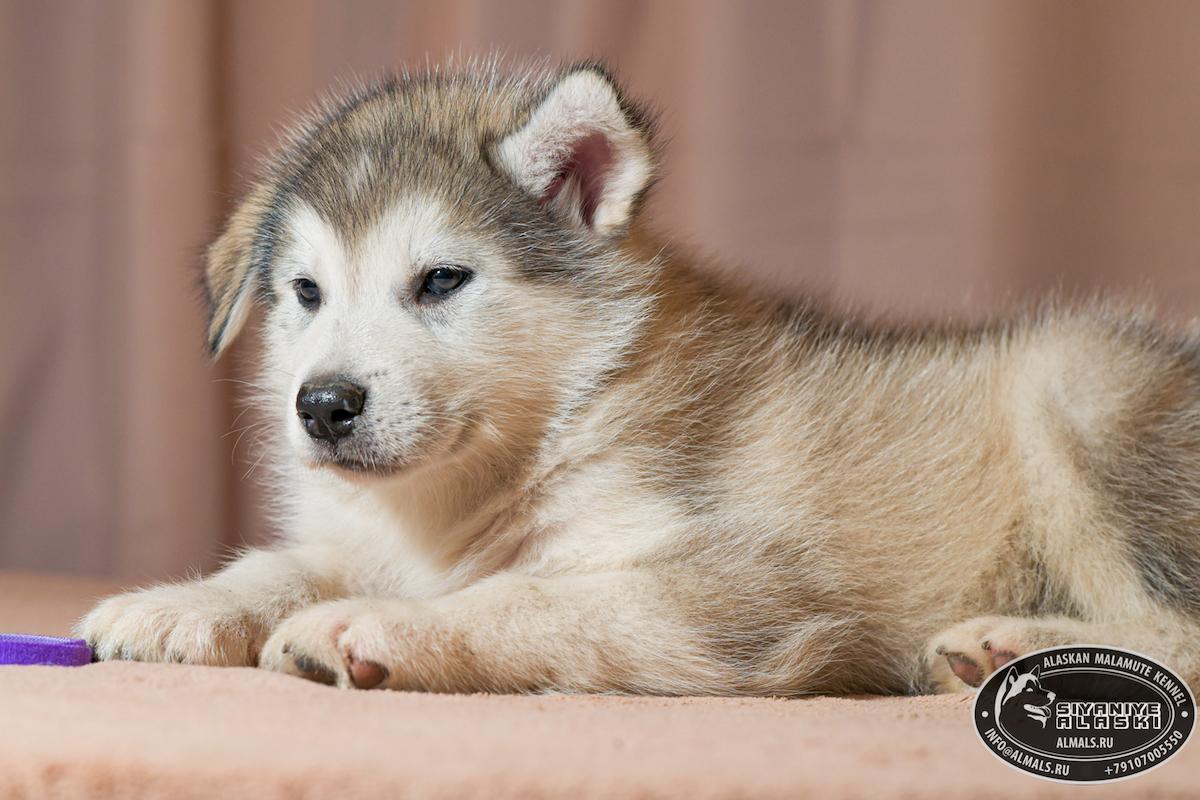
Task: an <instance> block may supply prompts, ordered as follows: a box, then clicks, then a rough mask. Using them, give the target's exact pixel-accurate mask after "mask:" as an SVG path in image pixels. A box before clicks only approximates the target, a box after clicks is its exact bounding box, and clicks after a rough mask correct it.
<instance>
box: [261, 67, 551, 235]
mask: <svg viewBox="0 0 1200 800" xmlns="http://www.w3.org/2000/svg"><path fill="white" fill-rule="evenodd" d="M528 99H529V90H528V87H527V86H524V85H522V84H513V83H503V82H497V83H489V82H487V81H482V80H478V79H475V80H472V79H467V78H462V79H459V80H449V81H431V80H425V81H410V82H399V83H393V84H383V85H381V86H379V87H377V88H376V89H375V90H373V91H372V92H371V93H368V94H364V95H361V96H358V97H354V98H352V99H351V100H349V101H347V102H346V103H344V104H343V105H341V106H339V107H337V108H335V109H332V110H330V111H329V112H328V113H327V114H326V115H325V117H324V118H323V119H321V120H320V121H319V122H317V123H315V124H312V125H310V126H309V128H308V130H307V131H306V132H304V134H302V135H299V136H297V137H296V141H297V144H296V145H295V147H294V149H293V150H292V151H291V152H290V153H286V154H285V157H284V162H283V164H282V169H281V172H282V173H283V175H282V178H283V180H282V186H283V190H284V192H285V193H286V194H288V195H290V196H291V197H293V198H296V199H298V200H300V201H302V202H304V203H306V204H308V205H309V206H311V207H312V208H314V209H316V211H317V213H318V214H319V215H320V216H321V218H322V219H324V220H326V221H327V222H329V224H331V225H333V226H334V227H335V228H336V229H337V230H338V233H339V235H340V236H341V237H342V239H343V240H344V241H347V242H353V241H355V240H357V239H359V238H361V237H363V236H364V235H366V234H367V232H368V231H369V230H370V229H371V228H372V226H373V225H375V224H376V223H378V221H379V220H380V218H381V217H382V216H383V215H385V214H386V213H388V212H390V211H391V210H392V208H393V207H394V206H395V204H396V202H397V200H398V199H399V198H401V197H403V196H405V195H408V194H413V193H419V194H421V195H423V196H425V197H428V198H432V199H434V200H436V201H438V202H439V203H440V204H441V205H442V206H443V208H444V210H445V211H446V212H447V213H458V214H460V215H461V219H460V220H458V222H459V223H460V224H470V222H471V221H472V220H478V219H484V218H487V217H488V215H489V211H490V210H492V209H494V208H495V207H496V206H497V205H498V204H503V202H504V199H505V197H506V196H507V195H508V194H510V192H509V191H508V189H509V187H508V186H507V184H506V183H505V182H504V181H503V180H502V179H501V178H500V177H499V176H498V175H497V174H496V173H495V171H494V170H493V169H492V168H491V166H490V164H489V161H488V157H487V154H486V150H487V148H488V147H489V146H490V144H491V143H492V142H494V141H495V140H496V139H497V138H498V137H499V136H501V135H503V133H505V132H507V131H509V130H512V128H513V127H514V126H515V125H516V124H517V123H518V121H519V120H520V119H521V117H522V115H523V114H524V113H525V109H526V108H527V106H528V104H529V103H528Z"/></svg>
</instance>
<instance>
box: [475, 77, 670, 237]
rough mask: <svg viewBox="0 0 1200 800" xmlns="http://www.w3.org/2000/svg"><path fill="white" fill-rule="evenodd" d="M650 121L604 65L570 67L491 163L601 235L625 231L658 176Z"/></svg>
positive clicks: (549, 205)
mask: <svg viewBox="0 0 1200 800" xmlns="http://www.w3.org/2000/svg"><path fill="white" fill-rule="evenodd" d="M650 136H651V124H650V121H649V119H648V118H647V117H646V115H645V114H644V113H643V112H642V111H641V110H639V109H638V108H637V107H635V106H633V105H631V104H629V103H628V102H626V101H625V100H624V99H623V98H622V97H621V94H620V91H619V90H618V88H617V86H616V84H615V83H613V80H612V78H610V77H609V75H608V74H607V73H605V72H604V71H603V70H602V69H601V68H600V67H597V66H592V65H588V66H583V67H577V68H575V69H573V70H571V71H569V72H567V73H566V74H565V75H564V76H563V77H562V78H560V79H559V80H558V82H557V83H555V84H554V86H553V87H552V88H551V89H550V92H549V93H548V94H547V95H546V97H545V98H544V99H543V100H542V101H541V102H540V103H539V104H538V105H537V106H535V108H534V109H533V112H532V113H531V114H530V115H529V118H528V119H527V120H526V121H525V123H524V125H523V126H522V127H521V128H519V129H518V130H516V131H514V132H513V133H510V134H509V135H508V136H506V137H505V138H503V139H502V140H500V142H499V143H498V144H496V146H495V147H494V149H493V152H492V157H493V161H494V163H495V164H496V165H497V166H498V167H499V168H500V170H501V171H503V172H504V173H505V174H507V175H508V176H509V178H511V179H512V180H513V181H514V182H515V183H516V184H517V186H519V187H521V188H522V189H524V190H525V191H526V192H528V193H529V194H530V195H532V196H533V197H534V198H536V199H537V200H538V202H540V203H541V204H542V205H543V206H546V207H547V208H549V209H551V210H552V211H553V212H554V213H556V214H557V215H559V216H560V217H562V218H563V219H565V220H567V221H568V222H569V223H571V224H573V225H576V226H579V227H581V228H584V229H586V230H589V231H591V232H593V233H595V234H596V235H598V236H600V237H602V238H608V237H611V236H613V235H615V234H617V233H619V232H621V231H622V230H623V229H624V228H625V226H626V225H627V224H628V223H629V221H630V219H631V218H632V216H633V214H634V212H635V210H636V208H637V205H638V203H639V201H640V200H641V198H642V196H643V194H644V193H645V191H646V190H647V189H648V188H649V186H650V183H651V181H652V179H653V177H654V160H653V156H652V152H651V143H650Z"/></svg>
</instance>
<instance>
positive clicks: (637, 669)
mask: <svg viewBox="0 0 1200 800" xmlns="http://www.w3.org/2000/svg"><path fill="white" fill-rule="evenodd" d="M654 153H655V151H654V145H653V124H652V120H651V117H650V115H649V114H648V113H647V112H646V110H645V109H644V108H642V107H641V106H639V105H638V104H637V103H635V102H633V101H631V100H630V99H629V98H627V97H626V96H625V95H624V94H623V93H622V91H621V90H620V88H619V87H618V86H616V85H615V83H614V82H613V79H612V78H611V76H610V75H609V74H608V73H607V72H606V71H605V70H604V69H603V68H602V67H600V66H597V65H594V64H582V65H575V66H571V67H568V68H564V69H548V70H541V69H535V70H529V71H525V72H521V73H520V74H511V73H506V72H504V71H503V70H501V69H499V68H497V67H495V66H493V65H487V66H478V67H465V68H462V69H460V70H451V71H439V72H434V73H432V74H427V75H420V76H412V77H408V76H405V77H403V78H400V79H396V80H390V81H386V82H383V83H380V84H379V85H377V86H375V87H373V88H370V89H367V90H364V91H361V92H358V93H356V94H353V95H352V96H350V97H347V98H344V99H342V100H341V101H339V102H337V103H335V104H332V105H330V106H328V107H327V108H325V109H324V110H322V111H321V112H320V113H319V114H318V115H317V116H316V117H314V118H313V119H312V120H311V121H310V122H309V123H308V124H306V125H303V126H302V127H301V129H300V130H299V131H297V132H296V133H295V134H294V136H293V137H292V138H291V139H290V141H288V143H287V144H286V145H285V146H284V147H283V148H282V152H281V153H280V154H279V155H278V156H277V157H276V158H275V159H274V161H273V162H272V163H271V164H270V166H269V167H268V168H267V169H266V171H265V174H264V175H263V176H262V178H261V180H259V181H258V183H257V184H256V185H255V186H254V187H253V188H252V189H251V191H250V192H249V195H248V196H247V197H246V198H245V200H244V201H243V202H242V204H241V205H240V207H239V208H238V209H237V210H236V211H235V212H234V214H233V217H232V219H231V220H230V222H229V225H228V228H227V229H226V231H225V232H224V234H223V235H222V236H221V237H220V239H219V240H218V241H217V242H216V244H215V245H213V247H212V249H211V250H210V252H209V256H208V266H207V275H206V279H207V288H208V295H209V299H210V301H211V304H212V322H211V326H210V327H209V338H210V343H211V346H212V351H213V353H220V352H221V351H222V350H223V349H224V348H225V347H226V346H227V345H228V344H229V342H230V341H231V340H232V339H233V338H234V337H235V336H237V334H238V332H239V331H240V330H241V329H242V327H243V323H244V322H245V321H246V318H247V316H248V315H249V312H250V310H251V307H252V306H254V305H255V304H259V305H261V306H262V307H263V308H264V309H265V334H264V338H265V357H264V361H263V365H264V366H263V369H262V375H261V379H260V382H261V385H262V387H263V396H262V397H261V399H260V402H261V403H262V404H263V406H262V409H261V411H262V412H263V413H264V414H265V415H266V416H267V417H269V418H270V419H271V420H272V421H273V423H274V425H275V427H276V429H277V436H276V437H275V439H274V445H273V447H272V449H271V452H270V453H269V459H270V460H272V461H273V462H274V465H273V466H274V469H275V474H276V478H275V481H274V483H275V486H276V487H277V489H278V490H279V491H280V492H281V493H282V507H283V508H284V509H285V515H284V519H283V520H282V522H281V526H282V528H283V531H282V534H283V535H282V537H281V540H280V542H279V544H278V545H276V546H274V547H271V548H268V549H263V550H254V551H251V552H247V553H245V554H243V555H242V556H241V557H240V558H238V559H237V560H235V561H234V562H233V563H231V564H230V565H228V566H227V567H226V568H225V569H223V570H222V571H221V572H218V573H217V574H215V575H212V576H211V577H208V578H205V579H202V580H195V581H188V582H185V583H176V584H170V585H165V586H159V587H156V588H151V589H147V590H144V591H140V592H135V593H132V594H127V595H122V596H118V597H115V598H111V599H109V600H107V601H105V602H104V603H102V604H100V605H99V606H98V607H97V608H96V609H95V610H94V611H92V612H91V613H90V614H89V615H88V616H87V617H86V618H85V619H84V620H83V621H82V622H81V624H80V630H81V631H82V634H83V635H84V636H86V637H87V639H88V640H90V641H91V643H92V644H93V646H94V647H95V650H96V654H97V657H98V658H101V659H120V658H123V659H135V660H144V661H179V662H185V663H193V664H220V665H254V664H257V665H258V666H260V667H263V668H265V669H271V670H278V671H281V672H287V673H292V674H295V675H300V676H303V677H305V678H309V679H311V680H315V681H321V682H324V683H329V684H336V685H337V686H341V687H347V688H351V687H357V688H360V689H370V688H390V689H420V690H427V691H437V692H471V691H491V692H545V691H562V692H641V693H655V694H660V693H661V694H772V695H792V694H798V693H804V692H863V691H880V692H903V691H922V690H929V689H933V690H954V689H961V688H964V687H965V686H966V685H968V684H970V685H977V684H978V683H979V682H980V681H981V679H982V678H983V677H984V676H985V675H986V674H988V673H990V672H991V671H992V670H993V669H994V668H996V667H998V666H999V665H1001V664H1003V663H1004V662H1006V661H1008V660H1010V659H1012V658H1014V657H1016V656H1019V655H1021V654H1022V653H1025V652H1027V651H1030V650H1033V649H1037V648H1042V647H1046V646H1050V645H1056V644H1064V643H1069V642H1089V643H1104V644H1111V645H1117V646H1124V647H1128V648H1132V649H1135V650H1138V651H1141V652H1143V653H1146V654H1149V655H1153V656H1156V657H1158V658H1160V659H1162V660H1163V661H1165V662H1166V663H1167V664H1168V665H1170V666H1171V667H1173V668H1174V669H1175V670H1176V671H1178V672H1181V673H1182V674H1183V675H1185V676H1187V677H1190V678H1191V679H1192V680H1196V679H1197V678H1198V677H1200V336H1197V334H1196V332H1194V331H1193V332H1190V333H1187V332H1169V331H1167V330H1165V329H1164V328H1161V327H1156V326H1155V325H1153V324H1152V323H1151V322H1149V321H1147V320H1146V319H1144V318H1143V317H1142V316H1139V315H1136V314H1134V313H1127V312H1123V311H1118V310H1113V309H1108V308H1101V307H1091V308H1085V309H1077V310H1070V309H1064V308H1056V307H1050V306H1047V307H1044V308H1042V309H1041V310H1040V311H1038V312H1036V313H1029V314H1026V315H1024V316H1021V317H1019V318H1016V319H1012V320H1009V321H1007V322H1003V323H997V324H993V325H989V326H985V327H980V328H973V329H952V328H948V327H938V328H934V327H929V328H904V329H901V328H895V327H878V326H871V325H866V324H861V323H859V322H856V321H852V320H850V319H847V318H844V317H843V316H840V315H838V314H836V313H833V312H830V311H827V310H823V309H822V308H820V307H818V306H817V305H816V304H811V303H810V304H804V303H801V304H788V303H782V302H778V301H776V300H774V299H771V298H764V297H761V296H754V295H753V294H751V293H749V292H748V291H747V290H746V288H745V287H744V286H743V285H742V284H741V281H739V280H738V279H737V278H736V276H734V277H733V278H730V277H725V278H721V279H717V278H714V277H711V276H710V272H709V271H704V270H700V269H698V268H697V267H696V266H695V265H694V264H693V263H691V262H689V261H688V260H687V259H686V258H685V257H684V256H683V255H681V254H680V253H678V252H676V251H673V250H672V249H671V248H670V247H664V246H663V245H662V244H661V243H660V242H657V241H654V240H653V239H652V238H651V237H650V235H649V234H648V233H647V231H646V229H645V225H644V223H643V222H642V221H641V220H640V219H639V216H638V210H639V208H640V206H641V205H642V200H643V198H644V197H645V194H646V191H647V189H648V188H649V187H650V185H651V183H652V181H653V178H654V170H655V156H654ZM750 282H751V281H749V280H747V281H746V283H750ZM214 435H216V432H214Z"/></svg>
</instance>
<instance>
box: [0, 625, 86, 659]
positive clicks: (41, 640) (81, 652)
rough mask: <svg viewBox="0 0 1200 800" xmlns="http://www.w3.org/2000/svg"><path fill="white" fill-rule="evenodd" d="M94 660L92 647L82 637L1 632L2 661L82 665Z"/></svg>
mask: <svg viewBox="0 0 1200 800" xmlns="http://www.w3.org/2000/svg"><path fill="white" fill-rule="evenodd" d="M90 663H92V648H90V647H88V643H87V642H85V641H84V640H83V639H57V638H55V637H53V636H30V635H26V634H21V633H0V664H45V665H48V666H52V667H81V666H83V665H84V664H90Z"/></svg>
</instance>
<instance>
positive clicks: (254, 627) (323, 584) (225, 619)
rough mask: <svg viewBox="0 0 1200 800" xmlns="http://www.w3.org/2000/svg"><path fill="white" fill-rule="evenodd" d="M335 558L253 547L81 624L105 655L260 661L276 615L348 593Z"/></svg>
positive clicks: (108, 604)
mask: <svg viewBox="0 0 1200 800" xmlns="http://www.w3.org/2000/svg"><path fill="white" fill-rule="evenodd" d="M331 559H332V556H331V554H328V553H326V552H325V551H315V550H309V549H305V548H293V549H280V550H252V551H250V552H248V553H246V554H244V555H243V556H242V557H240V558H238V559H237V560H236V561H234V562H233V563H231V564H229V565H228V566H227V567H225V568H224V569H223V570H221V571H220V572H218V573H216V574H215V575H213V576H212V577H210V578H206V579H201V580H191V581H184V582H180V583H170V584H163V585H160V586H154V587H151V588H149V589H143V590H140V591H136V592H129V593H127V594H121V595H117V596H115V597H110V598H108V599H107V600H105V601H103V602H101V603H100V604H99V605H98V606H96V607H95V608H94V609H92V611H91V612H90V613H89V614H88V615H87V616H85V617H84V618H83V619H82V620H80V621H79V623H78V625H77V626H76V629H77V632H78V634H79V635H80V636H82V637H83V638H85V639H87V640H88V642H89V643H90V644H91V645H92V648H93V652H94V653H95V657H96V659H98V660H102V661H103V660H110V659H124V660H131V661H173V662H181V663H187V664H210V665H216V666H253V665H254V664H255V663H256V661H257V658H258V651H259V649H260V647H261V645H262V642H263V640H264V639H265V638H266V636H267V635H268V634H269V633H270V631H271V628H273V627H274V626H275V623H277V622H278V621H279V620H280V619H282V618H284V617H285V616H287V615H288V614H290V613H292V612H293V611H295V610H296V609H298V608H301V607H303V606H306V605H309V604H311V603H315V602H319V601H321V600H326V599H329V598H331V597H336V596H338V595H339V594H340V587H339V580H340V579H339V578H338V577H337V573H336V571H334V564H335V562H334V561H332V560H331Z"/></svg>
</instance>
